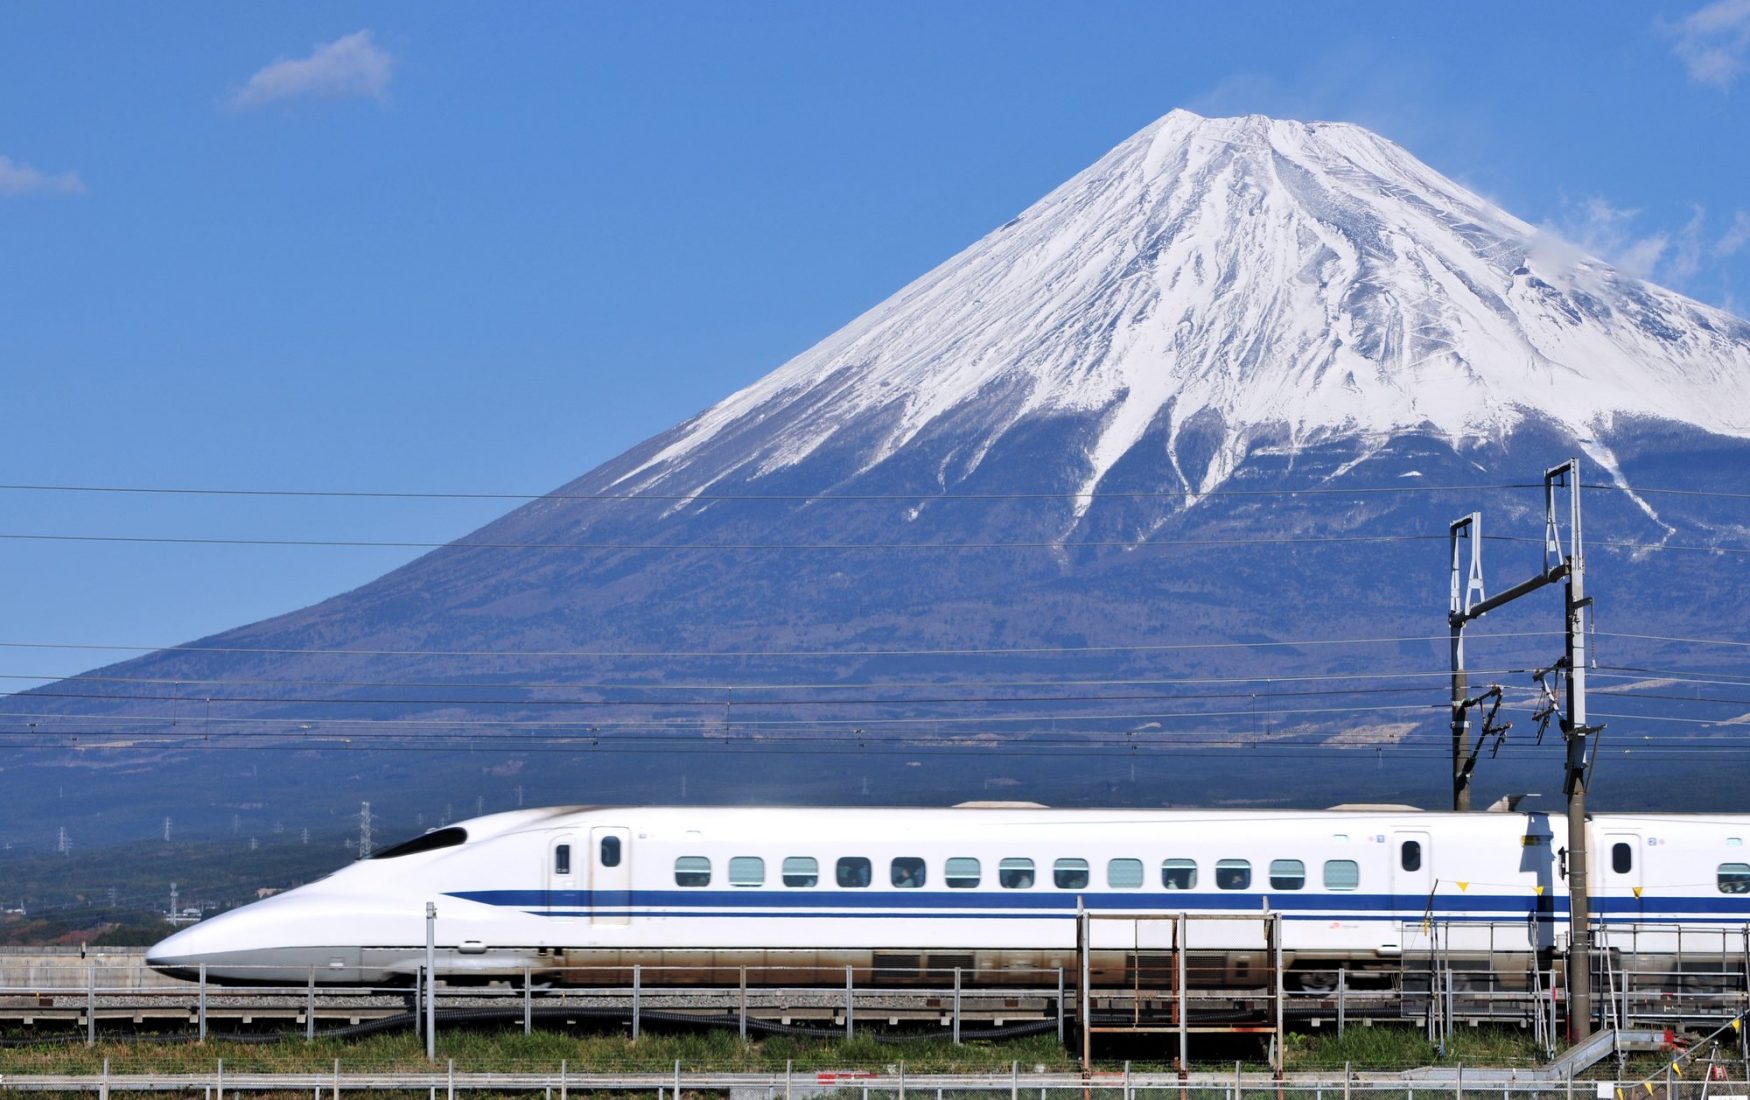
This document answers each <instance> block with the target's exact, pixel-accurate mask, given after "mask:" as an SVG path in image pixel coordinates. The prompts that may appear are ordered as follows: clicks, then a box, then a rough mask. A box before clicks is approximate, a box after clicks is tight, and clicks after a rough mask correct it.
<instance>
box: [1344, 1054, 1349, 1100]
mask: <svg viewBox="0 0 1750 1100" xmlns="http://www.w3.org/2000/svg"><path fill="white" fill-rule="evenodd" d="M1343 1100H1349V1063H1348V1062H1344V1063H1343Z"/></svg>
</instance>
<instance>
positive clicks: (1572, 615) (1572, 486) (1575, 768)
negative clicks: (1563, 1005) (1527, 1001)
mask: <svg viewBox="0 0 1750 1100" xmlns="http://www.w3.org/2000/svg"><path fill="white" fill-rule="evenodd" d="M1557 479H1563V480H1566V482H1567V486H1568V558H1567V566H1568V570H1567V572H1568V584H1567V630H1566V633H1567V656H1566V660H1567V665H1568V698H1567V717H1566V721H1565V728H1564V730H1563V732H1564V733H1565V734H1566V740H1567V749H1568V764H1567V773H1568V774H1567V781H1566V784H1565V787H1566V790H1567V795H1568V914H1569V921H1568V970H1569V975H1568V995H1569V1004H1568V1009H1569V1016H1568V1030H1569V1038H1570V1040H1571V1041H1572V1042H1576V1043H1577V1042H1579V1041H1581V1040H1582V1039H1585V1038H1586V1037H1588V1036H1590V1035H1591V1034H1592V906H1591V897H1590V895H1589V894H1588V892H1587V890H1588V876H1587V870H1588V868H1587V866H1586V863H1587V851H1586V847H1587V846H1586V785H1587V782H1588V779H1589V778H1590V777H1589V775H1588V770H1589V764H1590V756H1591V751H1590V750H1591V744H1590V743H1589V741H1590V737H1591V735H1593V734H1594V733H1596V732H1597V731H1596V730H1594V729H1592V728H1591V727H1590V726H1588V725H1587V724H1586V611H1587V608H1588V607H1590V606H1591V601H1590V600H1588V599H1587V598H1586V557H1585V553H1584V551H1583V549H1582V543H1581V541H1580V460H1579V459H1569V460H1568V461H1567V462H1566V463H1565V464H1564V465H1562V466H1557V467H1555V468H1554V469H1552V470H1550V471H1548V472H1547V473H1545V474H1544V491H1545V494H1546V497H1547V499H1548V504H1549V507H1550V510H1551V511H1553V510H1554V506H1555V486H1556V485H1557V484H1558V480H1557Z"/></svg>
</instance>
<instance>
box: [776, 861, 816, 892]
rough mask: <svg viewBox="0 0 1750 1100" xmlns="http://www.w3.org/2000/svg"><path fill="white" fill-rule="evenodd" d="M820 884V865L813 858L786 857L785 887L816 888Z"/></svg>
mask: <svg viewBox="0 0 1750 1100" xmlns="http://www.w3.org/2000/svg"><path fill="white" fill-rule="evenodd" d="M819 882H820V863H819V862H818V861H817V860H816V859H815V858H814V857H813V856H785V857H784V885H785V886H814V885H816V884H818V883H819Z"/></svg>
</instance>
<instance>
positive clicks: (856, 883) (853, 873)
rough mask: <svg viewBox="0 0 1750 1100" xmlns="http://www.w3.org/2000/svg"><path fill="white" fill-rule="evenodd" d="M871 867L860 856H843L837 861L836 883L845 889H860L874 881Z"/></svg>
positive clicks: (872, 866) (871, 865)
mask: <svg viewBox="0 0 1750 1100" xmlns="http://www.w3.org/2000/svg"><path fill="white" fill-rule="evenodd" d="M873 868H874V865H873V864H871V863H870V862H869V861H868V860H866V859H864V858H863V857H862V856H845V857H844V858H843V859H840V860H839V863H838V869H837V874H838V884H839V885H840V886H843V887H844V888H846V889H847V890H861V889H862V888H863V887H865V886H867V885H869V883H871V882H873V881H874V869H873Z"/></svg>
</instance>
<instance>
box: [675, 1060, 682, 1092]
mask: <svg viewBox="0 0 1750 1100" xmlns="http://www.w3.org/2000/svg"><path fill="white" fill-rule="evenodd" d="M674 1100H681V1060H680V1059H679V1058H676V1059H675V1060H674Z"/></svg>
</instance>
